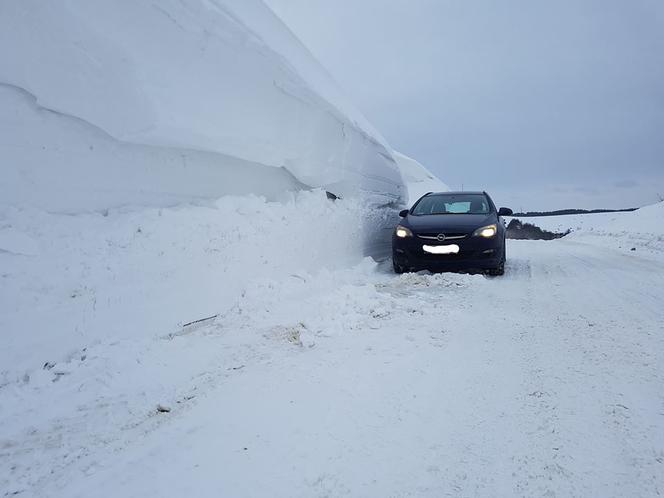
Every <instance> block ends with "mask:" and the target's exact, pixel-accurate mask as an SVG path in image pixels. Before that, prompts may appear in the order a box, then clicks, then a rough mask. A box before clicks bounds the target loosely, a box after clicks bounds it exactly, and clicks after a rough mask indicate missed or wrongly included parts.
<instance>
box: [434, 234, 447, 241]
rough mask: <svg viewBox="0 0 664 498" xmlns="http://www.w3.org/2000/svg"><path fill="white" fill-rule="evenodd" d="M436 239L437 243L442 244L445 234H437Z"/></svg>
mask: <svg viewBox="0 0 664 498" xmlns="http://www.w3.org/2000/svg"><path fill="white" fill-rule="evenodd" d="M436 238H437V239H438V242H443V241H444V240H445V234H444V233H439V234H438V236H437V237H436Z"/></svg>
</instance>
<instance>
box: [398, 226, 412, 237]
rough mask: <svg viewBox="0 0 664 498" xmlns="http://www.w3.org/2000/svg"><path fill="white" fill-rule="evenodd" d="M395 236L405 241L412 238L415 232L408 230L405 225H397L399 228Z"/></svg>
mask: <svg viewBox="0 0 664 498" xmlns="http://www.w3.org/2000/svg"><path fill="white" fill-rule="evenodd" d="M394 234H395V235H396V236H397V237H399V238H400V239H405V238H406V237H412V236H413V232H411V231H410V229H409V228H406V227H405V226H403V225H397V228H396V229H395V231H394Z"/></svg>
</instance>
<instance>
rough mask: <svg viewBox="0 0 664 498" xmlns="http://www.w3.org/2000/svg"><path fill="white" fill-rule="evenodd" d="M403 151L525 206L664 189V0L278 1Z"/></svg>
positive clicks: (637, 198) (616, 203)
mask: <svg viewBox="0 0 664 498" xmlns="http://www.w3.org/2000/svg"><path fill="white" fill-rule="evenodd" d="M266 1H267V3H268V5H270V6H271V7H272V8H273V10H275V12H276V13H277V14H278V15H279V16H280V17H281V18H282V19H283V20H284V22H286V24H287V25H288V26H289V27H290V28H291V30H292V31H293V32H294V33H295V34H296V35H297V36H298V37H299V38H300V39H301V40H302V41H303V42H304V44H305V45H306V46H307V47H308V48H309V49H310V50H311V52H313V54H314V55H315V56H316V58H317V59H318V60H319V61H320V62H321V63H322V64H323V65H324V66H325V67H326V68H327V69H328V71H329V72H330V73H331V74H332V76H333V77H334V78H335V79H336V80H337V81H338V82H339V84H340V85H341V87H342V88H343V89H344V90H345V91H346V93H347V94H348V95H349V97H350V98H351V100H352V101H353V102H354V103H355V104H356V106H357V107H358V108H359V109H360V110H361V111H362V112H363V113H364V114H365V115H366V116H367V118H368V119H369V120H370V121H371V122H372V123H373V124H374V125H375V126H376V128H378V129H379V130H380V131H381V132H382V133H383V135H384V136H385V137H386V138H387V140H388V141H389V142H390V144H391V145H392V146H393V147H394V148H395V149H397V150H400V151H402V152H404V153H405V154H408V155H410V156H412V157H414V158H415V159H417V160H418V161H420V162H421V163H423V164H424V165H425V166H427V167H428V168H429V169H430V170H431V171H433V172H434V173H435V174H437V175H438V176H439V177H440V178H441V179H442V180H443V181H445V182H446V183H448V184H449V185H450V187H452V188H460V187H461V185H462V184H463V185H464V187H465V188H466V189H487V190H488V191H490V193H493V197H494V198H495V199H496V202H497V203H499V204H501V205H510V207H513V208H516V209H526V210H537V209H555V208H566V207H583V208H597V207H612V208H618V207H627V206H633V205H634V206H637V205H643V204H648V203H652V202H655V201H657V200H658V196H657V194H660V195H662V196H664V1H662V0H622V1H616V0H556V1H538V0H500V1H498V0H456V1H451V0H266Z"/></svg>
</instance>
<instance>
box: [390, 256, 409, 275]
mask: <svg viewBox="0 0 664 498" xmlns="http://www.w3.org/2000/svg"><path fill="white" fill-rule="evenodd" d="M392 268H394V273H396V274H397V275H401V274H402V273H404V272H405V271H406V269H405V268H404V267H403V266H401V265H400V264H397V262H396V261H395V260H394V258H393V259H392Z"/></svg>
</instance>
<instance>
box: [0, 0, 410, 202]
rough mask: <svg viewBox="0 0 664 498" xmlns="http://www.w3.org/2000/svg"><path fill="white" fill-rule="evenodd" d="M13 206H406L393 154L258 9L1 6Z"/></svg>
mask: <svg viewBox="0 0 664 498" xmlns="http://www.w3.org/2000/svg"><path fill="white" fill-rule="evenodd" d="M0 110H1V111H2V112H0V154H1V157H2V163H1V164H2V175H1V176H0V205H10V206H17V205H18V206H27V207H35V208H39V209H44V210H47V211H50V212H66V213H72V212H81V211H91V210H93V211H94V210H103V209H108V208H113V207H119V206H127V205H140V206H155V207H158V206H167V205H175V204H179V203H182V202H191V201H196V200H199V199H210V198H218V197H220V196H222V195H228V194H247V193H256V194H259V195H263V196H265V197H267V198H268V199H272V198H278V197H279V195H281V194H282V193H283V192H284V191H286V190H298V189H302V188H306V187H320V188H323V189H326V190H328V191H331V192H333V193H335V194H338V195H341V196H354V197H360V198H363V199H368V200H369V201H370V202H371V203H373V204H374V205H384V204H398V203H400V202H401V201H402V200H404V198H405V195H406V194H405V189H404V186H403V182H402V178H401V175H400V173H399V170H398V168H397V165H396V163H395V159H394V157H393V155H392V152H391V149H390V148H389V146H388V145H387V144H386V142H385V140H384V139H383V138H382V137H381V136H380V134H379V133H378V132H377V131H376V130H374V129H373V127H372V126H371V125H370V124H369V123H368V122H367V121H366V120H365V119H364V117H363V116H362V115H361V114H360V113H359V112H358V111H357V110H356V109H355V108H354V107H353V106H352V105H351V104H350V103H349V102H348V101H347V100H346V99H345V98H344V96H343V95H342V94H341V92H340V91H339V89H338V88H337V85H336V84H335V83H334V81H333V80H332V78H331V77H330V76H329V75H328V74H327V73H326V72H325V70H324V69H323V68H322V67H321V66H320V65H319V64H318V63H317V62H316V60H315V59H314V58H313V57H312V56H311V55H310V53H309V52H308V51H307V50H306V48H305V47H303V46H302V44H301V43H300V42H299V41H298V40H297V39H296V38H295V37H294V36H293V35H292V33H291V32H290V31H289V30H288V28H286V27H285V26H284V25H283V24H282V22H281V21H280V20H279V19H278V18H277V17H276V16H275V15H274V14H273V13H272V11H271V10H270V9H269V8H268V7H266V6H265V5H264V4H263V3H262V2H261V1H260V0H242V1H237V0H235V1H234V0H182V1H180V0H162V1H160V2H158V3H155V2H148V1H146V0H118V1H114V2H90V1H88V0H63V1H60V2H44V1H41V0H8V1H5V2H2V3H0Z"/></svg>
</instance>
